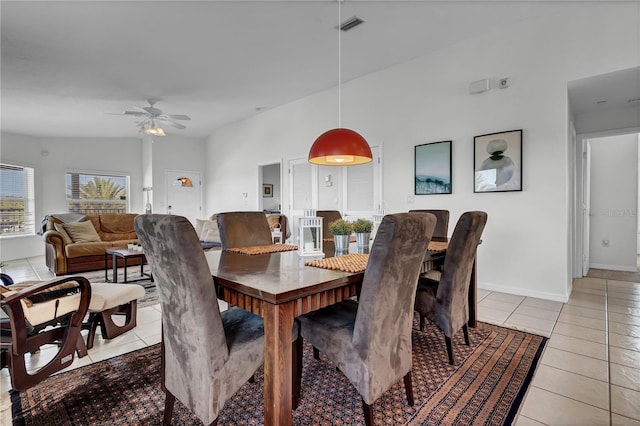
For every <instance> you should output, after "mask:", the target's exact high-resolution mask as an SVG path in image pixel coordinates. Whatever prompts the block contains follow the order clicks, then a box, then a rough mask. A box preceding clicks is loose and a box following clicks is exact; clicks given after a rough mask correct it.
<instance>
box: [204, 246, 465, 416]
mask: <svg viewBox="0 0 640 426" xmlns="http://www.w3.org/2000/svg"><path fill="white" fill-rule="evenodd" d="M324 252H325V256H326V257H331V256H334V250H333V243H324ZM350 252H351V253H355V252H357V249H356V247H355V244H352V245H351V246H350ZM429 253H430V252H427V256H426V257H425V259H426V260H429V259H431V257H430V256H432V257H433V259H439V258H442V256H444V254H445V252H443V251H439V252H432V254H431V255H430V254H429ZM205 256H206V258H207V261H208V263H209V267H210V269H211V274H212V276H213V278H214V282H215V284H216V286H217V287H218V290H219V293H218V294H219V297H222V298H223V299H224V300H225V301H226V302H228V303H229V304H231V305H234V306H237V307H239V308H242V309H245V310H247V311H250V312H253V313H255V314H257V315H260V316H261V317H262V318H263V319H264V333H265V340H264V424H265V425H267V426H287V425H291V422H292V393H293V389H292V362H293V360H292V343H293V342H292V327H293V322H294V318H295V317H297V316H299V315H302V314H304V313H307V312H311V311H315V310H317V309H320V308H323V307H325V306H329V305H332V304H334V303H337V302H340V301H342V300H345V299H348V298H350V297H352V296H355V295H357V294H358V293H359V288H360V285H361V284H362V279H363V277H364V273H363V272H358V273H353V272H344V271H339V270H330V269H323V268H317V267H312V266H305V261H306V260H309V259H308V258H303V257H301V256H299V254H298V252H297V251H287V252H280V253H271V254H260V255H247V254H242V253H233V252H228V251H207V252H205ZM474 294H475V291H474ZM474 306H475V300H474Z"/></svg>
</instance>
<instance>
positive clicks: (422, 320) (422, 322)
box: [420, 314, 424, 331]
mask: <svg viewBox="0 0 640 426" xmlns="http://www.w3.org/2000/svg"><path fill="white" fill-rule="evenodd" d="M420 331H424V315H422V314H420Z"/></svg>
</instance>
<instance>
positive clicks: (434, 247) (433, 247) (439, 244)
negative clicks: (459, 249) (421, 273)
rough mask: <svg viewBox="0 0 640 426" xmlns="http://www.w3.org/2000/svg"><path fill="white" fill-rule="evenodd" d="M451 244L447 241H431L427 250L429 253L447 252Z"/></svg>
mask: <svg viewBox="0 0 640 426" xmlns="http://www.w3.org/2000/svg"><path fill="white" fill-rule="evenodd" d="M448 246H449V243H448V242H446V241H429V246H428V247H427V250H429V251H445V250H446V249H447V247H448Z"/></svg>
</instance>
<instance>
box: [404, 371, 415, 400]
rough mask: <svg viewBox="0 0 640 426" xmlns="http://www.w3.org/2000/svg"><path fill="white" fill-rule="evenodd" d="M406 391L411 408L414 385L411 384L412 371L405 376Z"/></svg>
mask: <svg viewBox="0 0 640 426" xmlns="http://www.w3.org/2000/svg"><path fill="white" fill-rule="evenodd" d="M404 390H405V392H406V393H407V403H408V404H409V406H410V407H413V404H414V400H413V384H412V382H411V371H409V372H408V373H407V374H405V376H404Z"/></svg>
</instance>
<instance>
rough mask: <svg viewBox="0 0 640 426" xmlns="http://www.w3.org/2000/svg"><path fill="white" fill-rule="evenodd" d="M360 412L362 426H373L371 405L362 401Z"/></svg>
mask: <svg viewBox="0 0 640 426" xmlns="http://www.w3.org/2000/svg"><path fill="white" fill-rule="evenodd" d="M362 411H364V424H365V425H367V426H373V404H371V405H369V404H367V403H366V402H364V399H363V400H362Z"/></svg>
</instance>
